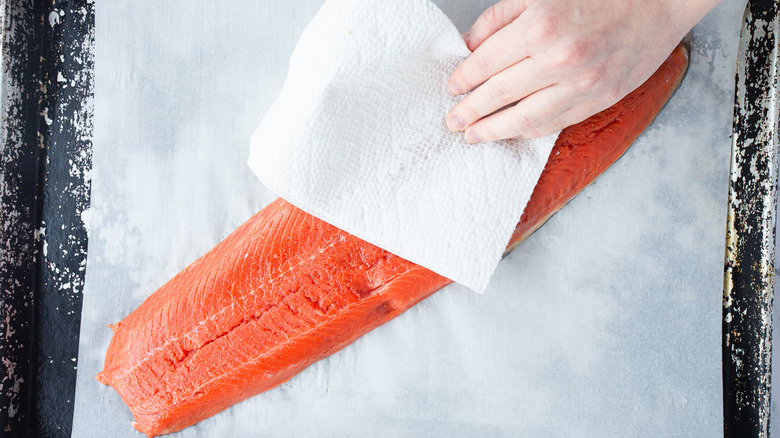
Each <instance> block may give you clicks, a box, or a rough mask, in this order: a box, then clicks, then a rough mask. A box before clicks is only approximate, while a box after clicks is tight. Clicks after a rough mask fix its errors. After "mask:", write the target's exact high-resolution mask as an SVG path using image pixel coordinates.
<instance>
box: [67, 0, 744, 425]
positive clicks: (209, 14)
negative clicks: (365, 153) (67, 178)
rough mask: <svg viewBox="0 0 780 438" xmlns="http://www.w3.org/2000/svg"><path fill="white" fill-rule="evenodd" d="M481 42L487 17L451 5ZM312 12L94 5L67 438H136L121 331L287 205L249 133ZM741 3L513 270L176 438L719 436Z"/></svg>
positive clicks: (282, 4) (440, 300)
mask: <svg viewBox="0 0 780 438" xmlns="http://www.w3.org/2000/svg"><path fill="white" fill-rule="evenodd" d="M436 3H437V4H438V5H440V7H442V9H443V10H444V11H445V13H447V14H448V15H450V16H451V17H452V18H453V21H454V22H455V23H456V24H457V25H458V26H459V27H460V29H461V30H464V31H465V30H466V29H467V28H468V26H469V25H470V24H471V22H473V20H474V19H475V18H476V17H477V16H478V14H479V13H480V12H481V11H482V10H483V9H484V8H485V7H487V6H488V5H489V3H490V2H489V1H474V2H471V1H463V0H458V1H455V0H452V1H437V2H436ZM319 4H320V2H319V1H301V0H298V1H295V2H289V1H270V0H269V1H250V0H246V1H237V0H236V1H230V2H206V1H200V0H188V1H184V0H175V1H167V2H152V1H148V0H147V1H138V0H136V1H129V0H113V1H110V2H98V3H97V5H96V6H97V29H96V31H97V32H96V40H97V43H96V44H97V47H96V57H95V64H96V99H95V102H96V103H95V105H96V108H95V143H94V162H93V167H94V169H93V178H92V184H93V186H92V189H93V191H92V208H91V210H90V211H89V214H87V215H85V220H86V221H87V222H88V224H89V227H90V230H91V231H90V242H89V256H88V265H87V278H86V285H85V290H84V308H83V316H82V329H81V345H80V351H79V361H78V367H79V369H78V383H77V394H76V406H75V418H74V428H73V436H76V437H95V436H111V437H139V436H140V435H139V434H138V433H137V432H135V431H134V430H133V429H132V428H131V427H130V421H131V415H130V413H129V411H128V410H127V408H126V407H125V406H124V404H123V403H122V402H121V400H120V399H119V396H118V395H117V394H116V393H115V392H114V391H113V390H112V389H110V388H107V387H104V386H103V385H101V384H99V383H98V382H96V381H95V380H94V376H95V374H96V373H97V372H98V371H99V370H100V369H101V367H102V361H103V354H104V352H105V349H106V347H107V345H108V341H109V339H110V336H111V332H110V330H109V329H108V328H106V325H107V324H110V323H114V322H116V321H118V320H120V319H121V318H122V317H124V316H125V315H126V314H127V313H129V312H130V311H131V310H132V309H134V308H135V307H136V306H137V305H138V304H140V303H141V301H142V300H143V299H144V298H145V297H146V296H148V295H149V294H151V293H152V292H153V291H154V290H155V289H156V288H157V287H159V286H160V285H161V284H163V283H164V282H165V281H166V280H168V279H169V278H170V277H171V276H173V275H174V274H175V273H177V272H178V271H179V270H181V269H182V268H184V267H185V266H186V265H187V264H188V263H190V262H191V261H193V260H194V259H196V258H197V257H198V256H200V255H201V254H202V253H204V252H205V251H207V250H208V249H209V248H211V247H212V246H213V245H215V244H216V243H217V242H218V241H219V240H220V239H222V238H223V237H224V236H226V235H227V234H228V233H229V232H230V231H231V230H233V229H234V228H235V227H236V226H238V225H239V224H240V223H242V222H243V221H244V220H246V219H247V218H248V217H249V216H250V215H251V214H253V213H254V212H255V211H257V210H259V209H260V208H262V207H263V206H264V205H265V204H266V203H268V202H270V201H271V199H272V198H273V195H272V194H271V193H269V192H268V191H266V190H265V189H263V188H262V187H261V186H260V184H259V182H257V180H256V179H255V178H254V176H252V175H251V172H250V171H249V169H248V168H247V167H246V165H245V162H246V158H247V154H248V150H247V143H248V139H249V136H250V134H251V132H252V129H253V128H254V127H255V126H256V124H257V122H258V121H259V120H260V118H261V116H262V114H263V113H264V112H265V110H266V109H267V107H268V105H269V104H270V103H271V100H272V99H273V98H274V97H275V95H276V92H277V91H278V89H279V87H280V86H281V83H282V81H283V79H284V76H285V69H286V66H287V60H288V57H289V54H290V52H291V51H292V48H293V45H294V43H295V41H296V40H297V37H298V35H299V34H300V32H301V30H302V28H303V26H304V25H305V24H306V23H307V22H308V20H309V19H310V18H311V17H312V16H313V14H314V13H315V11H316V10H317V8H318V7H319ZM743 7H744V2H743V1H735V2H724V3H723V4H722V5H720V6H719V7H718V8H716V10H715V11H714V12H713V13H712V14H711V15H710V16H708V17H707V18H706V19H705V20H704V21H703V22H702V23H701V24H700V25H699V26H697V27H696V29H695V31H694V39H693V46H694V50H693V55H692V65H691V70H690V72H689V74H688V77H687V79H686V80H685V82H684V83H683V86H682V88H681V89H680V90H679V91H678V93H677V95H676V96H675V97H674V99H673V100H672V101H671V102H670V103H669V104H668V105H667V107H666V109H665V110H664V112H663V113H662V114H661V115H660V116H659V118H658V119H657V120H656V122H655V123H654V124H653V125H652V126H651V127H650V128H649V129H648V130H647V131H646V132H645V133H644V134H643V135H642V136H641V137H640V139H639V140H638V141H637V142H636V143H635V144H634V146H633V147H632V148H631V149H630V150H629V151H628V153H627V154H626V155H625V156H624V157H623V158H622V159H621V160H620V161H619V162H618V163H617V164H616V165H615V166H613V167H612V168H611V169H610V170H609V171H607V172H606V173H605V174H604V175H603V176H602V177H601V178H600V179H599V180H598V181H597V182H596V183H595V184H593V185H592V186H591V187H589V188H587V189H586V190H585V192H584V193H582V194H581V195H580V196H579V197H577V198H576V199H575V200H574V201H572V202H571V203H570V204H569V205H568V206H567V207H565V208H564V209H563V210H562V211H561V212H560V213H558V214H557V215H556V216H555V217H553V218H552V219H551V220H550V221H549V222H548V223H547V225H545V226H544V227H543V228H542V229H540V230H539V231H538V232H537V233H536V234H535V235H533V236H532V237H531V238H530V239H528V240H527V241H526V242H525V243H523V244H522V245H521V246H520V247H519V248H518V249H517V250H516V251H515V252H514V253H512V254H511V255H510V256H509V257H507V258H506V259H505V260H504V261H503V262H502V263H501V264H500V265H499V267H498V270H497V272H496V275H495V276H494V278H493V281H492V283H491V285H490V286H489V288H488V291H487V293H486V294H485V295H477V294H473V293H471V292H469V291H468V290H466V289H465V288H463V287H460V286H457V285H456V286H451V287H448V288H446V289H445V290H443V291H440V292H438V293H436V294H435V295H434V296H433V297H431V298H430V299H428V300H426V301H425V302H423V303H421V304H420V305H418V306H417V307H416V308H414V309H412V310H411V311H409V312H407V313H406V314H404V315H402V316H401V317H399V318H397V319H396V320H394V321H392V322H390V323H389V324H387V325H385V326H383V327H380V328H379V329H377V330H375V331H374V332H372V333H369V334H368V335H366V336H365V337H363V338H361V339H360V340H358V341H357V342H356V343H355V344H353V345H352V346H350V347H348V348H346V349H345V350H344V351H342V352H340V353H338V354H336V355H334V356H332V357H331V358H329V359H327V360H324V361H321V362H319V363H317V364H315V365H313V366H311V367H310V368H308V369H307V370H305V371H304V372H303V373H302V374H300V375H299V376H297V377H296V378H294V379H292V380H291V381H290V382H288V383H286V384H284V385H282V386H281V387H279V388H277V389H274V390H272V391H269V392H267V393H265V394H262V395H260V396H257V397H254V398H253V399H251V400H248V401H246V402H244V403H241V404H239V405H237V406H235V407H233V408H231V409H229V410H227V411H225V412H223V413H222V414H219V415H217V416H215V417H213V418H211V419H209V420H206V421H204V422H203V423H201V424H199V425H197V426H195V427H192V428H189V429H186V430H185V431H183V432H181V433H180V434H178V435H176V436H181V437H194V436H199V437H204V436H379V437H381V436H388V437H389V436H392V437H397V436H410V437H412V436H415V437H416V436H448V437H449V436H533V437H545V436H563V437H568V436H594V437H596V436H597V437H611V436H614V437H625V436H685V437H690V436H719V435H720V434H721V433H722V432H721V430H722V413H721V379H720V372H721V367H720V327H721V326H720V297H721V293H722V276H723V247H724V236H725V208H726V195H727V178H728V162H729V160H728V157H729V145H730V141H729V133H730V129H731V114H732V109H731V108H732V107H731V105H732V99H733V78H734V68H735V59H736V49H737V42H738V31H739V25H740V20H741V16H742V10H743Z"/></svg>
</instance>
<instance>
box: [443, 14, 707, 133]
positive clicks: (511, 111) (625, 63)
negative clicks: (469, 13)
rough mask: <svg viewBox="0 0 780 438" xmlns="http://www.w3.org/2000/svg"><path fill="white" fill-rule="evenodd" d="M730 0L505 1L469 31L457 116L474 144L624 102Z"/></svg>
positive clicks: (458, 77) (454, 121)
mask: <svg viewBox="0 0 780 438" xmlns="http://www.w3.org/2000/svg"><path fill="white" fill-rule="evenodd" d="M719 2H720V0H687V1H679V0H502V1H500V2H498V3H496V4H495V5H493V6H492V7H491V8H489V9H488V10H486V11H485V12H484V13H483V14H482V15H481V16H480V17H479V19H477V21H476V23H474V26H472V28H471V30H470V31H469V32H467V34H465V35H464V39H465V41H466V45H467V46H468V48H469V49H470V50H472V51H473V53H472V54H471V55H470V56H469V57H468V58H466V59H465V60H464V61H463V62H462V63H461V65H460V66H458V68H457V69H456V70H455V71H454V72H453V74H452V76H451V77H450V79H449V83H448V87H449V90H450V92H451V93H452V94H455V95H458V94H464V93H468V92H470V91H471V93H470V94H469V95H467V96H466V97H465V98H464V99H463V100H462V101H461V102H460V103H458V104H457V105H456V106H455V107H454V108H453V109H452V110H451V111H450V112H449V114H448V115H447V125H448V126H449V128H450V129H451V130H453V131H465V135H466V140H467V141H469V142H470V143H478V142H481V141H492V140H499V139H504V138H513V137H525V138H535V137H542V136H545V135H548V134H551V133H553V132H555V131H558V130H560V129H563V128H565V127H566V126H569V125H572V124H575V123H578V122H581V121H582V120H585V119H586V118H588V117H590V116H591V115H593V114H596V113H598V112H600V111H602V110H604V109H606V108H608V107H610V106H612V105H613V104H615V103H616V102H617V101H619V100H620V99H622V98H623V97H624V96H625V95H627V94H628V93H629V92H631V91H632V90H634V89H635V88H637V87H638V86H639V85H641V84H642V83H643V82H644V81H645V80H647V79H648V78H649V77H650V75H652V73H653V72H654V71H655V70H656V69H657V68H658V67H659V66H660V65H661V64H662V63H663V61H664V59H666V57H667V56H668V55H669V53H670V52H671V51H672V50H673V49H674V47H675V46H676V45H677V44H678V43H679V42H680V40H681V39H682V38H683V37H684V36H685V34H686V33H687V32H688V31H689V30H690V29H691V28H692V27H693V26H694V25H695V24H696V23H697V22H698V21H699V20H700V19H701V18H702V17H703V16H704V15H706V13H707V12H709V11H710V9H712V8H713V7H714V6H715V5H717V4H718V3H719Z"/></svg>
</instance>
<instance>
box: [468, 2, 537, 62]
mask: <svg viewBox="0 0 780 438" xmlns="http://www.w3.org/2000/svg"><path fill="white" fill-rule="evenodd" d="M532 2H533V0H501V1H499V2H498V3H496V4H494V5H493V6H491V7H489V8H487V10H485V12H483V13H482V15H480V16H479V18H477V21H476V22H474V25H473V26H471V30H469V31H468V32H466V33H464V34H463V39H464V40H465V41H466V46H467V47H468V48H469V50H471V51H472V52H473V51H474V50H476V49H477V47H479V46H480V45H482V43H483V42H485V40H486V39H488V38H490V36H492V35H493V34H494V33H496V32H498V31H499V30H501V28H503V27H504V26H506V25H507V24H509V23H511V22H513V21H515V19H517V17H519V16H520V14H522V13H523V12H525V10H526V8H527V7H528V5H529V4H531V3H532Z"/></svg>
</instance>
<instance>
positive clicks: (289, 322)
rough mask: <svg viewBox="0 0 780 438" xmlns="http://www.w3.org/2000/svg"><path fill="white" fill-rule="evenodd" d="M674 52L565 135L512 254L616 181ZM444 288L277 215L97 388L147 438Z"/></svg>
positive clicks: (166, 297)
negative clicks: (575, 203)
mask: <svg viewBox="0 0 780 438" xmlns="http://www.w3.org/2000/svg"><path fill="white" fill-rule="evenodd" d="M687 65H688V55H687V50H686V49H684V48H683V47H682V46H681V47H678V48H677V49H676V50H675V51H674V52H673V53H672V55H671V56H670V57H669V59H667V61H666V62H665V63H664V64H663V65H662V66H661V68H660V69H659V70H658V71H657V72H656V73H655V74H654V75H653V77H651V78H650V79H649V80H648V81H647V82H646V83H645V84H644V85H642V86H641V87H640V88H639V89H637V90H636V91H634V92H633V93H632V94H631V95H629V96H627V97H626V98H625V99H623V100H622V101H621V102H619V103H618V104H617V105H615V106H614V107H612V108H610V109H608V110H606V111H604V112H602V113H600V114H598V115H596V116H594V117H592V118H590V119H588V120H586V121H585V122H583V123H581V124H579V125H576V126H573V127H570V128H568V129H566V130H564V131H563V132H562V133H561V135H560V137H559V138H558V141H557V142H556V145H555V147H554V148H553V152H552V155H551V157H550V160H549V162H548V163H547V166H546V168H545V170H544V172H543V173H542V176H541V178H540V180H539V183H538V185H537V187H536V188H535V191H534V193H533V195H532V196H531V199H530V201H529V203H528V206H527V207H526V210H525V213H524V214H523V216H522V218H521V220H520V222H519V223H518V225H517V228H516V230H515V233H514V235H513V237H512V241H511V242H510V244H509V246H508V248H507V249H508V250H511V249H512V248H514V246H516V245H517V243H519V242H520V241H521V240H523V239H524V238H525V237H527V236H528V235H530V234H531V233H532V232H533V231H534V230H535V229H536V228H538V227H539V226H540V225H541V224H542V223H544V221H546V220H547V219H548V218H549V217H550V216H551V215H552V214H554V213H555V211H557V210H558V209H559V208H560V207H561V206H563V205H564V204H565V203H567V202H568V201H569V200H570V199H571V198H573V197H574V196H575V195H576V194H577V193H579V191H581V190H582V189H583V188H584V187H585V186H586V185H587V184H589V183H590V182H592V181H593V180H594V179H595V178H596V177H597V176H598V175H599V174H600V173H601V172H603V171H604V170H605V169H606V168H607V167H609V166H610V165H611V164H612V163H613V162H614V161H615V160H617V158H619V157H620V155H622V153H623V152H624V151H625V150H626V149H627V148H628V146H629V145H630V144H631V143H632V142H633V141H634V139H635V138H636V137H637V136H638V135H639V133H641V132H642V130H643V129H644V128H645V127H646V126H647V125H648V124H649V123H650V122H651V121H652V119H653V118H654V117H655V115H656V114H657V113H658V112H659V111H660V109H661V108H662V106H663V105H664V104H665V103H666V101H667V100H668V99H669V97H670V96H671V95H672V94H673V93H674V90H675V89H676V88H677V86H678V85H679V83H680V81H681V80H682V78H683V76H684V74H685V70H686V68H687ZM449 283H450V280H448V279H446V278H444V277H442V276H439V275H437V274H435V273H434V272H432V271H429V270H427V269H425V268H423V267H421V266H418V265H415V264H413V263H411V262H409V261H407V260H404V259H402V258H400V257H397V256H395V255H393V254H391V253H389V252H387V251H384V250H382V249H380V248H378V247H376V246H373V245H371V244H369V243H366V242H364V241H362V240H360V239H358V238H356V237H354V236H352V235H350V234H348V233H346V232H344V231H342V230H340V229H338V228H336V227H333V226H331V225H329V224H327V223H325V222H323V221H321V220H319V219H317V218H315V217H313V216H311V215H309V214H306V213H304V212H303V211H301V210H299V209H297V208H295V207H294V206H292V205H291V204H289V203H287V202H286V201H284V200H282V199H277V200H276V201H274V202H272V203H271V204H270V205H268V206H267V207H266V208H264V209H263V210H262V211H260V212H259V213H257V214H256V215H255V216H254V217H252V218H251V219H249V220H248V221H247V222H246V223H244V224H243V225H241V226H240V227H239V228H238V229H236V230H235V231H234V232H233V233H231V234H230V235H229V236H228V237H227V238H225V240H223V241H222V242H220V243H219V244H218V245H217V246H215V247H214V248H213V249H212V250H210V251H209V252H208V253H206V254H205V255H204V256H203V257H201V258H200V259H198V260H196V261H195V262H193V263H192V264H191V265H190V266H188V267H187V268H186V269H184V270H183V271H182V272H180V273H179V274H178V275H176V276H175V277H174V278H172V279H171V280H170V281H168V282H167V283H166V284H164V285H163V286H162V287H160V289H158V290H157V291H156V292H155V293H153V294H152V295H151V296H150V297H149V298H148V299H146V300H145V301H144V302H143V303H142V304H141V305H140V306H139V307H138V308H137V309H136V310H134V311H133V312H132V313H130V314H129V315H128V316H127V317H126V318H124V319H123V320H122V321H121V322H119V323H117V324H115V325H113V326H111V327H112V329H113V330H114V335H113V337H112V339H111V343H110V345H109V347H108V351H107V352H106V358H105V364H104V369H103V371H102V372H101V373H100V374H99V375H98V380H99V381H101V382H102V383H104V384H106V385H110V386H112V387H113V388H114V389H115V390H116V391H117V392H118V393H119V395H120V396H121V397H122V400H123V401H124V402H125V403H126V404H127V406H128V407H129V408H130V411H131V412H132V414H133V417H134V418H135V422H133V426H134V427H135V428H136V429H137V430H139V431H140V432H143V433H145V434H147V435H148V436H150V437H153V436H157V435H161V434H166V433H171V432H175V431H178V430H181V429H183V428H185V427H187V426H190V425H192V424H194V423H197V422H199V421H201V420H203V419H205V418H208V417H210V416H211V415H214V414H216V413H217V412H219V411H222V410H223V409H226V408H228V407H230V406H231V405H233V404H235V403H238V402H240V401H242V400H244V399H246V398H249V397H251V396H253V395H256V394H258V393H260V392H263V391H266V390H268V389H271V388H273V387H275V386H277V385H279V384H281V383H283V382H285V381H286V380H288V379H290V378H291V377H293V376H295V375H296V374H297V373H299V372H300V371H301V370H303V369H304V368H306V367H307V366H309V365H310V364H312V363H314V362H316V361H318V360H320V359H322V358H325V357H327V356H329V355H331V354H333V353H335V352H337V351H339V350H340V349H342V348H344V347H345V346H347V345H349V344H350V343H352V342H353V341H355V340H356V339H357V338H359V337H360V336H362V335H363V334H365V333H367V332H368V331H370V330H372V329H374V328H376V327H378V326H380V325H381V324H384V323H385V322H387V321H389V320H391V319H393V318H395V317H396V316H398V315H399V314H401V313H402V312H404V311H405V310H407V309H409V308H410V307H412V306H413V305H415V304H416V303H418V302H419V301H421V300H423V299H425V298H426V297H428V296H429V295H431V294H432V293H434V292H435V291H437V290H439V289H441V288H442V287H444V286H445V285H447V284H449Z"/></svg>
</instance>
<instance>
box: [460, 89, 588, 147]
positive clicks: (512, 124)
mask: <svg viewBox="0 0 780 438" xmlns="http://www.w3.org/2000/svg"><path fill="white" fill-rule="evenodd" d="M576 99H577V95H576V93H575V91H574V89H572V88H570V87H566V86H562V85H552V86H550V87H547V88H545V89H543V90H539V91H537V92H536V93H533V94H531V95H530V96H528V97H526V98H525V99H523V100H521V101H520V102H519V103H518V104H517V105H515V106H512V107H509V108H507V109H505V110H503V111H499V112H497V113H495V114H493V115H491V116H489V117H485V118H484V119H482V120H480V121H478V122H476V123H474V124H473V125H471V126H469V127H468V128H466V131H465V133H466V141H468V142H469V143H479V142H483V141H495V140H501V139H505V138H515V137H529V138H534V137H540V136H541V135H539V134H540V131H539V130H540V129H543V130H544V131H545V132H546V131H548V130H550V129H552V128H554V127H555V126H558V125H560V124H562V123H565V122H566V120H565V119H563V118H562V117H561V116H562V115H563V114H564V113H565V112H566V111H568V110H569V109H570V108H571V103H572V102H576ZM559 119H560V120H559ZM554 131H555V130H552V131H550V132H554Z"/></svg>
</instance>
